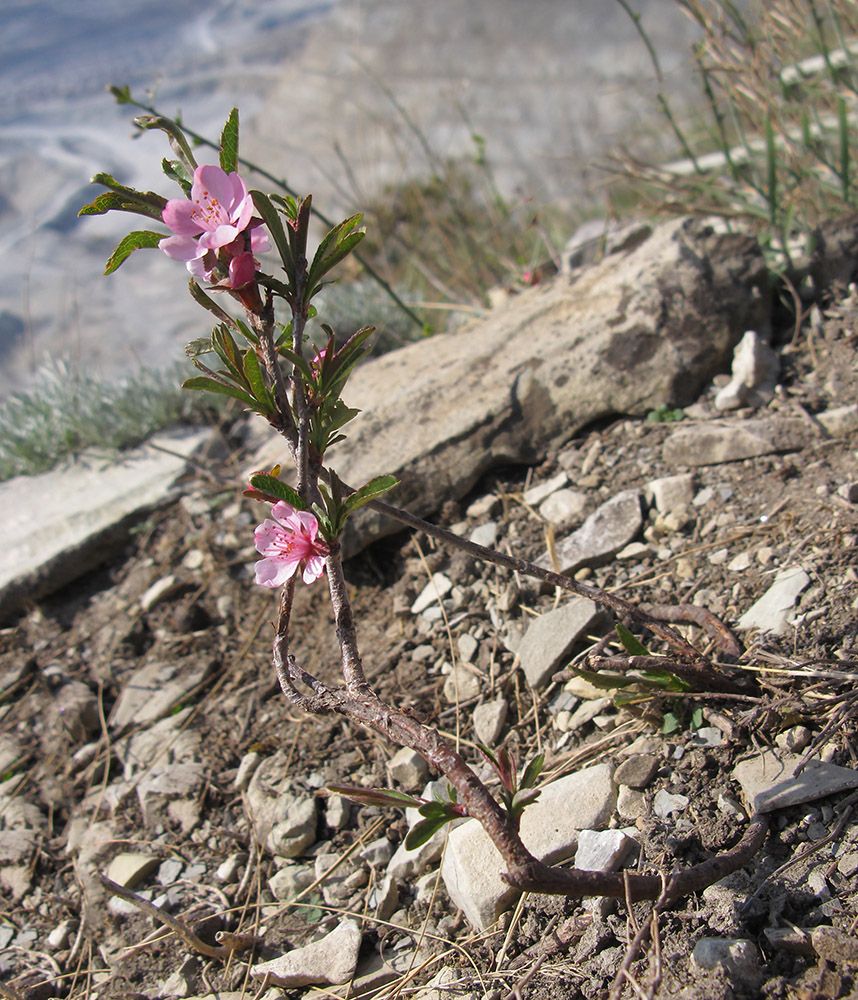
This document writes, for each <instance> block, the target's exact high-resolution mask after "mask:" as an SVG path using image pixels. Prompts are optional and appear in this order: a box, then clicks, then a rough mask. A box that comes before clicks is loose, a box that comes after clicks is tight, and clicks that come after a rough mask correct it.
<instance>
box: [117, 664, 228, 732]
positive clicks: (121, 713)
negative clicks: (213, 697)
mask: <svg viewBox="0 0 858 1000" xmlns="http://www.w3.org/2000/svg"><path fill="white" fill-rule="evenodd" d="M214 668H215V662H214V661H213V660H211V659H208V658H204V657H192V656H188V657H184V658H179V659H176V660H171V661H169V662H162V661H157V660H156V661H152V662H150V663H145V664H144V665H143V666H142V667H139V668H138V669H137V670H135V671H134V673H133V674H132V675H131V677H130V678H129V679H128V681H127V683H126V684H125V686H124V687H123V689H122V692H121V693H120V695H119V698H118V699H117V702H116V704H115V705H114V707H113V712H112V713H111V716H110V724H111V726H112V727H113V728H115V729H124V728H126V727H127V726H130V725H134V726H140V725H144V724H145V723H148V722H154V721H155V720H156V719H158V718H160V717H161V716H164V715H167V714H168V713H169V712H170V711H171V710H172V709H173V708H174V707H175V706H176V705H179V704H181V703H182V701H184V699H185V698H186V697H187V695H188V694H189V693H190V692H191V691H193V690H194V689H195V688H197V687H199V685H200V684H202V682H203V681H204V680H205V679H206V677H208V675H209V674H210V673H211V672H212V670H214Z"/></svg>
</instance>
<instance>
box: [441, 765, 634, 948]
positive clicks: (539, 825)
mask: <svg viewBox="0 0 858 1000" xmlns="http://www.w3.org/2000/svg"><path fill="white" fill-rule="evenodd" d="M615 805H616V791H615V788H614V784H613V781H612V768H611V765H610V764H597V765H595V766H594V767H589V768H585V769H584V770H583V771H578V772H577V773H576V774H570V775H568V776H567V777H565V778H560V779H559V780H558V781H555V782H552V783H551V784H550V785H548V786H546V787H545V788H543V789H542V794H541V795H540V797H539V798H538V799H537V800H536V802H534V803H533V804H532V805H530V806H528V807H527V809H525V810H524V813H523V814H522V819H521V838H522V840H523V841H524V843H525V845H526V846H527V848H528V850H530V851H531V853H532V854H534V855H535V856H536V857H537V858H539V859H540V860H541V861H545V862H546V863H547V864H552V863H553V862H555V861H557V860H559V859H561V858H563V857H569V855H570V854H571V853H572V852H573V851H574V849H575V847H576V846H577V841H578V831H579V830H580V829H582V828H583V829H597V828H598V827H600V826H604V824H605V823H607V821H608V820H609V819H610V817H611V813H612V812H613V810H614V806H615ZM503 870H504V866H503V860H502V859H501V856H500V854H499V853H498V851H497V848H495V846H494V844H493V843H492V842H491V840H490V838H489V836H488V834H487V833H486V832H485V831H484V830H483V828H482V826H481V825H480V824H479V823H478V822H477V821H476V820H473V819H469V820H465V821H464V823H463V824H462V825H461V826H458V827H456V829H454V830H452V831H451V833H450V837H449V841H448V844H447V850H446V852H445V854H444V862H443V864H442V866H441V875H442V877H443V879H444V884H445V885H446V886H447V892H448V894H449V896H450V899H451V900H452V901H453V903H454V904H455V905H456V906H458V907H459V908H460V909H462V910H463V911H464V913H465V916H466V917H467V918H468V920H469V921H470V922H471V923H472V924H473V925H474V926H475V927H477V928H479V929H480V930H486V929H487V928H488V927H490V926H491V925H492V924H493V923H494V922H495V921H496V920H497V918H498V917H499V916H500V914H501V913H503V911H504V910H505V909H506V908H507V907H508V906H509V905H510V904H511V902H512V901H513V900H514V899H515V898H516V896H517V893H516V891H515V890H514V889H512V888H511V887H510V886H508V885H507V884H506V883H505V882H504V881H503V880H502V879H501V877H500V876H501V872H502V871H503Z"/></svg>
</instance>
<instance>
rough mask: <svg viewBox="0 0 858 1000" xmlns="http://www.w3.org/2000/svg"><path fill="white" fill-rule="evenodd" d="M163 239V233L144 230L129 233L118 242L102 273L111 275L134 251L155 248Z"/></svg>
mask: <svg viewBox="0 0 858 1000" xmlns="http://www.w3.org/2000/svg"><path fill="white" fill-rule="evenodd" d="M163 239H164V234H163V233H151V232H147V231H146V230H137V231H136V232H133V233H129V234H128V235H127V236H126V237H125V238H124V239H122V240H120V241H119V245H118V246H117V247H116V249H115V250H114V251H113V253H112V254H111V255H110V259H109V260H108V262H107V266H106V267H105V269H104V273H105V274H113V272H114V271H115V270H116V269H117V267H119V266H120V265H121V264H122V263H123V261H125V260H127V259H128V258H129V257H130V256H131V254H132V253H134V251H135V250H140V249H141V248H151V247H156V246H158V244H159V243H160V242H161V240H163Z"/></svg>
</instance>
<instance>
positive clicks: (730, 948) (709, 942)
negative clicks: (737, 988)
mask: <svg viewBox="0 0 858 1000" xmlns="http://www.w3.org/2000/svg"><path fill="white" fill-rule="evenodd" d="M691 965H692V967H695V968H697V969H701V970H704V971H707V972H708V971H711V970H713V969H722V970H723V971H724V972H726V973H727V975H728V976H729V978H730V979H731V980H734V981H735V982H737V983H743V984H745V985H749V984H754V983H757V982H759V979H760V974H761V972H762V958H761V955H760V952H759V949H758V948H757V947H756V945H755V944H753V942H751V941H746V940H744V939H743V938H712V937H707V938H701V939H700V940H699V941H698V942H697V944H696V945H695V946H694V951H693V952H692V953H691Z"/></svg>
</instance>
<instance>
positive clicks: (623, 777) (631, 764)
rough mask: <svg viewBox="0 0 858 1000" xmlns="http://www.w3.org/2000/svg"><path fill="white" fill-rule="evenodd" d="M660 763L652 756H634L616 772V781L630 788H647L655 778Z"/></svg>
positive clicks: (628, 758) (625, 761)
mask: <svg viewBox="0 0 858 1000" xmlns="http://www.w3.org/2000/svg"><path fill="white" fill-rule="evenodd" d="M657 770H658V761H657V760H656V758H655V757H652V756H650V754H632V755H631V756H630V757H627V758H626V759H625V760H624V761H623V763H622V764H620V766H619V767H618V768H617V770H616V771H615V772H614V781H616V783H617V784H618V785H628V786H629V788H646V786H647V785H648V784H649V783H650V782H651V781H652V779H653V778H654V777H655V772H656V771H657Z"/></svg>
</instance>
